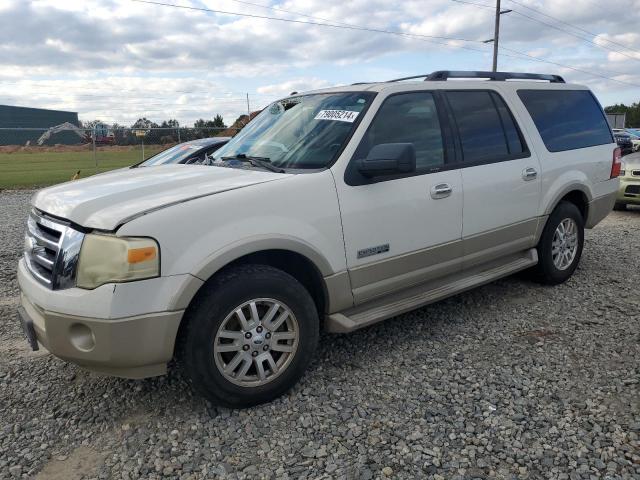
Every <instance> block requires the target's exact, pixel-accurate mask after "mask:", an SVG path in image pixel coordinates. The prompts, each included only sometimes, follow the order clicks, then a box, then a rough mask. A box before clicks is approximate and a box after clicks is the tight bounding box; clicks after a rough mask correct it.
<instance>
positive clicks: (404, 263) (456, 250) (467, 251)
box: [331, 217, 546, 313]
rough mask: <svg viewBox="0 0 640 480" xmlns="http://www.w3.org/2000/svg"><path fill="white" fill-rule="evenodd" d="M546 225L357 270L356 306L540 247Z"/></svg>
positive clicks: (530, 223)
mask: <svg viewBox="0 0 640 480" xmlns="http://www.w3.org/2000/svg"><path fill="white" fill-rule="evenodd" d="M545 222H546V217H536V218H532V219H529V220H526V221H523V222H518V223H514V224H512V225H508V226H506V227H502V228H498V229H495V230H490V231H487V232H482V233H480V234H476V235H473V236H470V237H467V238H464V239H462V240H457V241H453V242H449V243H446V244H442V245H436V246H434V247H430V248H426V249H424V250H419V251H416V252H410V253H407V254H404V255H399V256H396V257H392V258H387V259H384V260H381V261H378V262H373V263H369V264H366V265H362V266H360V267H356V268H353V269H352V270H350V271H349V275H350V278H351V287H352V288H353V300H354V304H355V305H360V304H362V303H365V302H370V301H372V300H375V299H376V298H380V297H383V296H386V295H389V294H393V293H394V292H398V291H401V290H405V289H407V288H410V287H413V286H415V285H420V284H423V283H426V282H431V281H433V280H436V279H438V278H445V277H448V276H451V275H454V274H456V273H459V272H462V271H465V270H467V269H470V268H474V267H476V266H478V265H482V264H484V263H487V262H490V261H492V260H495V259H499V258H503V257H506V256H509V255H511V254H514V253H518V252H523V251H525V250H527V249H529V248H531V247H533V246H535V245H536V244H537V242H538V239H539V236H540V232H541V231H542V230H541V228H544V223H545ZM540 225H542V227H541V226H540ZM334 311H336V310H334ZM331 313H333V311H332V312H331Z"/></svg>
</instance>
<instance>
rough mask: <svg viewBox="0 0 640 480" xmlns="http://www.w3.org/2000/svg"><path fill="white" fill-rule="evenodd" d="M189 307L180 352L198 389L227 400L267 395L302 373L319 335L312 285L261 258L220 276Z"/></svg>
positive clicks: (248, 402) (230, 403)
mask: <svg viewBox="0 0 640 480" xmlns="http://www.w3.org/2000/svg"><path fill="white" fill-rule="evenodd" d="M205 288H206V290H205V291H203V292H202V293H201V294H200V295H199V296H198V298H197V299H196V301H195V302H194V305H193V306H192V307H190V308H189V311H188V313H187V316H186V318H185V321H186V322H188V323H187V324H186V330H185V331H184V332H183V334H182V338H181V342H182V344H181V347H180V352H179V356H180V359H181V360H182V364H183V367H184V369H185V371H186V374H187V377H188V378H189V380H190V381H191V384H192V385H193V387H194V389H195V390H196V391H198V392H199V393H201V394H202V395H203V396H205V397H206V398H207V399H209V400H210V401H211V402H213V403H215V404H217V405H222V406H226V407H249V406H252V405H257V404H260V403H264V402H268V401H270V400H272V399H274V398H276V397H278V396H279V395H281V394H283V393H284V392H286V391H287V390H288V389H290V388H291V387H292V386H293V385H294V384H295V383H296V382H297V381H298V379H299V378H300V377H301V376H302V374H303V373H304V371H305V369H306V367H307V365H308V364H309V361H310V360H311V358H312V357H313V353H314V351H315V348H316V345H317V342H318V335H319V332H318V329H319V321H318V313H317V310H316V307H315V304H314V302H313V299H312V298H311V296H310V295H309V293H308V292H307V290H306V289H305V288H304V287H303V286H302V285H301V284H300V283H299V282H298V281H297V280H296V279H295V278H293V277H291V276H290V275H288V274H287V273H285V272H283V271H281V270H278V269H275V268H272V267H269V266H263V265H245V266H239V267H236V268H233V269H231V270H229V271H227V272H225V273H222V274H221V275H219V276H218V277H215V278H214V279H213V280H212V281H211V282H210V283H209V284H208V285H206V286H205Z"/></svg>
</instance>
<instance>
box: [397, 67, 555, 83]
mask: <svg viewBox="0 0 640 480" xmlns="http://www.w3.org/2000/svg"><path fill="white" fill-rule="evenodd" d="M421 77H426V78H425V82H430V81H442V80H448V79H450V78H486V79H488V80H495V81H506V80H546V81H547V82H549V83H565V81H564V78H562V77H561V76H560V75H549V74H546V73H518V72H481V71H455V70H439V71H437V72H433V73H430V74H429V75H419V76H417V77H407V78H406V79H404V78H402V79H398V80H408V79H409V78H421ZM392 81H394V80H392ZM395 81H397V80H395Z"/></svg>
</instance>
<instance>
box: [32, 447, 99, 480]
mask: <svg viewBox="0 0 640 480" xmlns="http://www.w3.org/2000/svg"><path fill="white" fill-rule="evenodd" d="M107 455H108V454H107V453H104V452H96V451H95V450H92V449H90V448H89V447H85V446H81V447H78V448H76V449H75V450H74V451H73V452H71V453H70V454H69V455H68V456H66V455H62V456H60V455H59V456H57V457H55V458H53V459H51V460H50V461H49V462H48V463H47V464H46V465H45V466H44V468H43V469H42V470H41V471H40V473H38V475H36V477H35V478H36V480H45V479H46V480H76V479H80V478H86V477H87V476H91V475H89V474H90V473H91V472H95V470H96V469H97V467H98V466H99V465H100V464H101V463H102V462H104V459H105V458H106V457H107Z"/></svg>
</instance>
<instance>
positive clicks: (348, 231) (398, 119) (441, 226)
mask: <svg viewBox="0 0 640 480" xmlns="http://www.w3.org/2000/svg"><path fill="white" fill-rule="evenodd" d="M441 102H442V100H441V97H440V96H439V95H437V94H435V93H433V92H422V91H419V92H403V93H398V94H392V95H389V96H388V97H387V98H386V99H384V101H383V103H382V105H381V106H380V107H379V109H378V111H377V112H376V114H375V116H374V118H373V120H372V121H371V123H370V125H369V126H368V127H367V130H366V132H365V133H364V136H363V137H362V139H361V140H360V142H359V144H358V147H357V149H356V151H355V153H354V154H353V156H352V158H351V161H350V163H349V164H348V166H347V168H346V171H345V173H344V175H336V187H337V190H338V198H339V202H340V209H341V216H342V224H343V231H344V240H345V249H346V259H347V267H348V269H349V275H350V279H351V284H352V288H353V295H354V300H355V302H356V304H359V303H362V302H365V301H367V300H371V299H373V298H375V297H378V296H380V295H384V294H387V293H391V292H393V291H397V290H401V289H403V288H406V287H409V286H412V285H416V284H419V283H423V282H426V281H429V280H432V279H435V278H438V277H441V276H443V275H447V274H449V273H453V272H456V271H459V270H460V268H461V262H462V250H461V242H460V239H461V234H462V198H463V193H462V177H461V173H460V170H459V169H457V168H453V169H451V168H449V167H448V164H447V159H449V158H450V157H451V153H450V151H452V150H453V147H452V140H451V135H447V132H448V130H447V128H446V124H447V121H446V117H445V116H443V115H445V112H444V110H445V109H444V108H443V107H442V103H441ZM388 143H412V144H413V145H414V147H415V149H416V163H417V170H416V172H412V173H410V174H403V175H395V176H393V177H379V178H375V179H368V178H365V177H363V176H362V175H361V174H359V172H358V170H357V161H358V160H359V159H362V158H365V157H366V156H367V154H368V153H369V151H370V150H371V148H372V147H374V146H376V145H380V144H388Z"/></svg>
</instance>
